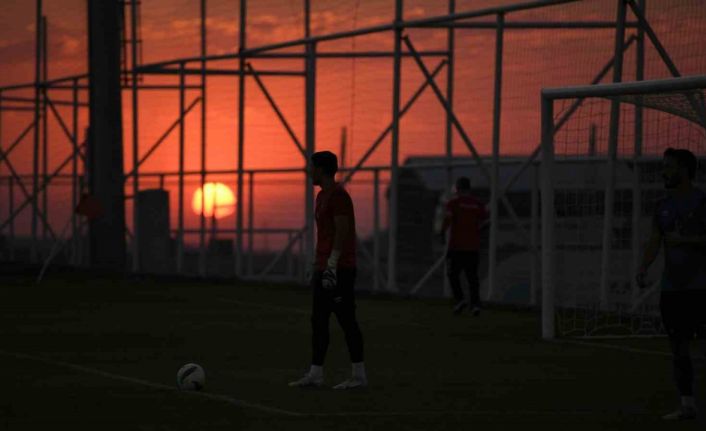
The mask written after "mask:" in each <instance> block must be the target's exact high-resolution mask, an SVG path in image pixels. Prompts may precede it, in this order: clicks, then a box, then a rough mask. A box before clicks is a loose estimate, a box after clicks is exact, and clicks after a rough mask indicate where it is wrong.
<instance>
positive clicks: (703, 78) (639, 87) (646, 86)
mask: <svg viewBox="0 0 706 431" xmlns="http://www.w3.org/2000/svg"><path fill="white" fill-rule="evenodd" d="M703 88H706V75H693V76H687V77H682V78H669V79H654V80H651V81H637V82H623V83H616V84H598V85H581V86H573V87H559V88H545V89H543V90H542V97H545V98H548V99H569V98H571V99H575V98H579V97H612V96H625V95H631V94H654V93H663V92H678V91H689V90H696V89H703Z"/></svg>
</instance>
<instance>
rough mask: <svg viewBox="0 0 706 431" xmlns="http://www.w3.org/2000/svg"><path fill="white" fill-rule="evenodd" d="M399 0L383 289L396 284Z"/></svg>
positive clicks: (397, 4) (394, 288)
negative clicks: (385, 282)
mask: <svg viewBox="0 0 706 431" xmlns="http://www.w3.org/2000/svg"><path fill="white" fill-rule="evenodd" d="M402 2H403V0H396V1H395V27H394V46H395V56H394V61H393V66H392V80H393V81H392V82H393V84H392V145H391V155H390V156H391V157H390V185H389V190H390V199H389V210H388V232H389V233H388V238H389V239H388V248H387V290H388V291H390V292H396V291H397V290H398V288H397V230H398V224H397V222H398V220H397V219H398V202H397V201H398V199H399V198H398V196H399V185H398V180H399V155H400V93H401V87H402V56H401V53H402V29H403V27H402V25H401V23H402V12H403V4H402Z"/></svg>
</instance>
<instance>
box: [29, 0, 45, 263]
mask: <svg viewBox="0 0 706 431" xmlns="http://www.w3.org/2000/svg"><path fill="white" fill-rule="evenodd" d="M34 25H35V53H34V148H33V152H32V226H31V229H32V245H31V249H30V260H31V262H32V263H37V258H38V256H37V217H38V214H39V202H38V195H39V132H40V121H39V119H40V117H41V112H40V104H41V100H40V97H41V79H42V0H37V2H36V10H35V22H34Z"/></svg>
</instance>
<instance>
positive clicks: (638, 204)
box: [630, 0, 647, 298]
mask: <svg viewBox="0 0 706 431" xmlns="http://www.w3.org/2000/svg"><path fill="white" fill-rule="evenodd" d="M639 6H640V9H642V13H643V15H646V14H647V11H646V7H647V0H640V2H639ZM635 48H636V49H635V80H636V81H642V80H643V79H645V30H644V29H643V28H642V25H640V26H638V28H637V44H636V45H635ZM641 102H642V100H641V98H640V97H638V103H637V104H636V105H635V124H634V127H635V129H634V132H633V133H634V146H635V150H634V153H633V171H632V180H633V183H632V238H631V242H630V244H631V247H630V249H631V251H632V262H631V263H632V265H631V270H632V271H631V274H637V271H638V267H639V265H640V259H641V257H642V256H641V251H642V247H641V246H640V238H641V237H642V235H641V234H642V232H641V229H640V227H641V226H640V222H641V220H642V187H641V186H640V158H641V157H642V137H643V110H642V105H641ZM630 285H631V288H632V295H633V298H637V296H638V293H639V291H640V288H639V286H638V285H637V280H636V278H635V277H630Z"/></svg>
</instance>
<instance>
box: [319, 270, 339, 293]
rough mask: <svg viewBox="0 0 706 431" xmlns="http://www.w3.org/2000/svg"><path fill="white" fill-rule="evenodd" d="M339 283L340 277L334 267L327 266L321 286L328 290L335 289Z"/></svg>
mask: <svg viewBox="0 0 706 431" xmlns="http://www.w3.org/2000/svg"><path fill="white" fill-rule="evenodd" d="M337 285H338V277H337V275H336V270H335V269H334V268H326V270H325V271H324V273H323V274H322V275H321V286H323V288H324V289H327V290H333V289H335V288H336V286H337Z"/></svg>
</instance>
